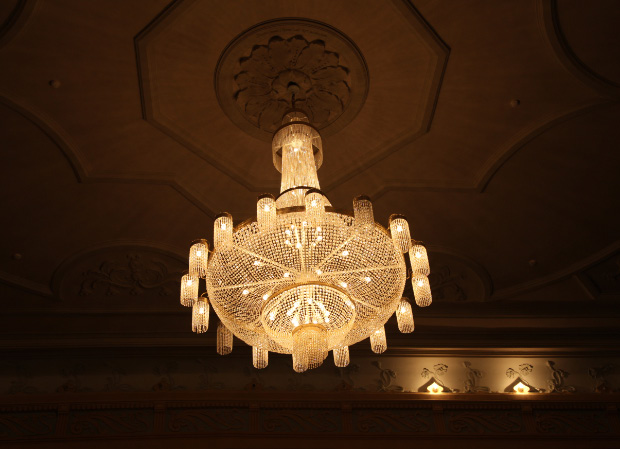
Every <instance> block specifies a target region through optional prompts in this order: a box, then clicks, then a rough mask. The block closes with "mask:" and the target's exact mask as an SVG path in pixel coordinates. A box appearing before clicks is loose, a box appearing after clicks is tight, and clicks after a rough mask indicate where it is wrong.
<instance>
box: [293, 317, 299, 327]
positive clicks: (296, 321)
mask: <svg viewBox="0 0 620 449" xmlns="http://www.w3.org/2000/svg"><path fill="white" fill-rule="evenodd" d="M291 324H292V325H293V326H295V327H297V326H299V320H298V319H297V317H295V318H293V319H292V320H291Z"/></svg>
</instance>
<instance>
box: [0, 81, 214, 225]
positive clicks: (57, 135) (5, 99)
mask: <svg viewBox="0 0 620 449" xmlns="http://www.w3.org/2000/svg"><path fill="white" fill-rule="evenodd" d="M0 104H3V105H4V106H6V107H7V108H9V109H11V110H13V111H15V112H16V113H17V114H19V115H21V116H22V117H24V118H25V119H26V120H28V121H29V122H30V123H32V124H33V125H34V126H36V127H37V128H38V129H39V130H41V132H43V133H44V134H45V135H46V136H47V137H48V138H49V139H50V140H51V141H52V142H53V143H54V145H56V147H57V148H58V149H59V150H60V152H61V153H62V154H63V156H64V157H65V158H66V159H67V162H68V163H69V165H70V167H71V169H72V170H73V173H74V174H75V177H76V180H77V182H79V183H82V184H86V183H118V184H123V183H126V184H150V185H158V186H168V187H171V188H172V189H174V190H175V191H176V192H177V193H179V194H180V195H181V196H183V197H184V198H185V199H186V200H187V201H189V202H190V203H191V204H193V205H194V206H196V207H197V208H198V209H200V210H201V211H202V212H203V213H204V214H205V215H206V216H208V217H209V218H211V219H212V220H214V219H215V216H216V215H217V213H218V212H216V211H215V210H214V209H213V208H212V207H210V206H209V205H208V204H206V203H205V201H204V200H202V199H200V195H199V194H197V193H196V192H194V191H193V190H192V189H191V188H188V187H185V186H184V185H182V183H181V182H179V181H178V180H177V179H176V175H174V174H172V173H141V172H124V173H116V172H103V171H101V172H95V171H94V170H93V168H92V166H91V164H90V163H89V162H88V161H87V159H86V157H85V156H84V154H83V153H82V151H81V150H80V149H79V147H78V145H77V144H76V143H75V142H73V140H72V138H71V136H69V134H68V133H67V132H66V131H65V130H64V129H63V128H62V126H60V124H58V123H57V122H56V121H54V120H53V119H52V118H51V117H49V116H47V115H46V114H44V113H43V112H41V111H38V110H36V109H35V108H34V107H33V106H31V105H27V104H26V103H25V102H24V101H23V100H17V99H15V98H12V97H11V96H9V95H8V94H7V93H5V92H0Z"/></svg>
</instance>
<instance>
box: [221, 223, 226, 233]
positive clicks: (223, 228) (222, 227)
mask: <svg viewBox="0 0 620 449" xmlns="http://www.w3.org/2000/svg"><path fill="white" fill-rule="evenodd" d="M221 229H222V231H225V230H226V223H222V226H221Z"/></svg>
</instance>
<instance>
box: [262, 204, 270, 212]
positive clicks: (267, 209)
mask: <svg viewBox="0 0 620 449" xmlns="http://www.w3.org/2000/svg"><path fill="white" fill-rule="evenodd" d="M263 209H264V211H265V212H269V204H265V207H264V208H263Z"/></svg>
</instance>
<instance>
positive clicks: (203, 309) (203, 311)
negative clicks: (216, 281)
mask: <svg viewBox="0 0 620 449" xmlns="http://www.w3.org/2000/svg"><path fill="white" fill-rule="evenodd" d="M198 313H199V314H201V315H204V313H205V308H204V307H201V308H200V309H198Z"/></svg>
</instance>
